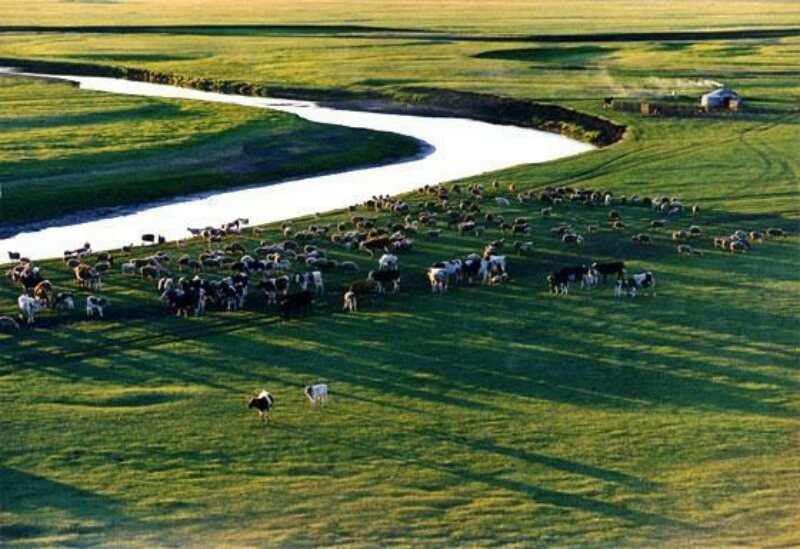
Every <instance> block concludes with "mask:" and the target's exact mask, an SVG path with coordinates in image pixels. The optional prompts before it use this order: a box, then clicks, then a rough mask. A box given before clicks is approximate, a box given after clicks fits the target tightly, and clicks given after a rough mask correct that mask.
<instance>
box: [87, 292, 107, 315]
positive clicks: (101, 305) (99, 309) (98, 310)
mask: <svg viewBox="0 0 800 549" xmlns="http://www.w3.org/2000/svg"><path fill="white" fill-rule="evenodd" d="M106 307H108V300H107V299H105V298H103V297H97V296H94V295H90V296H87V297H86V316H87V317H88V318H94V317H95V316H96V317H98V318H103V313H104V311H105V309H106Z"/></svg>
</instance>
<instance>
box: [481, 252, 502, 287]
mask: <svg viewBox="0 0 800 549" xmlns="http://www.w3.org/2000/svg"><path fill="white" fill-rule="evenodd" d="M493 274H506V275H507V274H508V269H507V265H506V256H504V255H490V256H489V257H488V258H486V259H483V260H482V261H481V266H480V269H479V270H478V276H480V277H481V280H483V283H484V284H488V283H489V279H490V277H491V276H492V275H493Z"/></svg>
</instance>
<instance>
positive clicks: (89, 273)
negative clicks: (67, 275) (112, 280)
mask: <svg viewBox="0 0 800 549" xmlns="http://www.w3.org/2000/svg"><path fill="white" fill-rule="evenodd" d="M73 273H75V280H76V281H77V282H78V285H79V286H81V287H82V288H88V289H89V290H91V291H93V292H96V291H97V290H99V289H100V287H101V282H100V273H98V272H97V271H95V270H94V269H92V268H91V267H90V266H89V265H86V264H80V265H78V266H77V267H75V269H74V270H73Z"/></svg>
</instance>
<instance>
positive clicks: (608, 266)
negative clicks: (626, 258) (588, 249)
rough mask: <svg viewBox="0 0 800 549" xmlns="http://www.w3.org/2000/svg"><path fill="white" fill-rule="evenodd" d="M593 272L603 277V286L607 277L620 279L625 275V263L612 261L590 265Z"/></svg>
mask: <svg viewBox="0 0 800 549" xmlns="http://www.w3.org/2000/svg"><path fill="white" fill-rule="evenodd" d="M590 267H591V269H592V270H593V271H596V272H597V273H598V274H600V275H602V276H603V284H605V282H606V279H607V277H608V276H609V275H614V276H615V277H616V278H620V277H622V276H623V275H624V274H625V263H624V262H623V261H612V262H608V263H597V262H595V263H592V264H591V265H590Z"/></svg>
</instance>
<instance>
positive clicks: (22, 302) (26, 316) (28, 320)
mask: <svg viewBox="0 0 800 549" xmlns="http://www.w3.org/2000/svg"><path fill="white" fill-rule="evenodd" d="M17 306H18V307H19V311H20V318H21V319H22V320H24V321H25V324H28V325H30V324H33V323H34V322H35V321H36V313H38V312H39V311H41V310H42V309H44V303H42V302H41V301H40V300H38V299H36V298H35V297H31V296H29V295H27V294H23V295H21V296H19V297H18V298H17Z"/></svg>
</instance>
